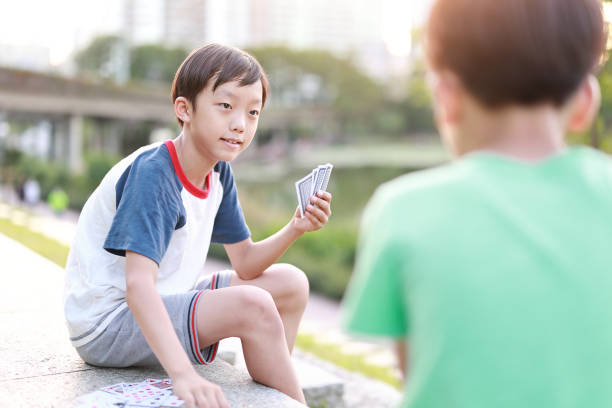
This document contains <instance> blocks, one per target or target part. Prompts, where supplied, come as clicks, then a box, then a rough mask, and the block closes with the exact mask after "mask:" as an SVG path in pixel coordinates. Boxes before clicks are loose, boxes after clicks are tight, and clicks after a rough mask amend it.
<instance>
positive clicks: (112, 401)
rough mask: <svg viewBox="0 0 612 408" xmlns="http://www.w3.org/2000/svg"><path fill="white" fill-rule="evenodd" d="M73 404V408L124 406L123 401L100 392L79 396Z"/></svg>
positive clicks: (115, 407)
mask: <svg viewBox="0 0 612 408" xmlns="http://www.w3.org/2000/svg"><path fill="white" fill-rule="evenodd" d="M75 402H76V405H75V408H119V407H123V406H124V405H125V399H123V398H121V397H119V396H117V395H113V394H110V393H108V392H105V391H100V390H98V391H94V392H90V393H89V394H85V395H81V396H80V397H78V398H77V399H76V401H75Z"/></svg>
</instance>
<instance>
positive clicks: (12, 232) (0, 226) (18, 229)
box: [0, 218, 70, 268]
mask: <svg viewBox="0 0 612 408" xmlns="http://www.w3.org/2000/svg"><path fill="white" fill-rule="evenodd" d="M0 233H1V234H4V235H6V236H7V237H9V238H12V239H13V240H15V241H17V242H19V243H21V244H22V245H24V246H26V247H28V248H30V249H31V250H33V251H34V252H37V253H38V254H40V255H42V256H44V257H45V258H47V259H48V260H50V261H51V262H53V263H55V264H57V265H59V266H60V267H62V268H63V267H64V266H65V265H66V259H68V251H69V249H70V248H68V247H67V246H66V245H64V244H62V243H60V242H58V241H56V240H54V239H52V238H49V237H47V236H45V235H43V234H40V233H38V232H34V231H32V230H30V229H29V228H27V227H25V226H23V225H18V224H15V223H13V222H12V221H11V220H9V219H8V218H0Z"/></svg>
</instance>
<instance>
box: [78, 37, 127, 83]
mask: <svg viewBox="0 0 612 408" xmlns="http://www.w3.org/2000/svg"><path fill="white" fill-rule="evenodd" d="M122 46H124V42H123V40H122V39H121V38H120V37H118V36H116V35H105V36H101V37H96V38H94V39H93V41H92V42H91V43H90V44H89V45H88V46H87V47H85V48H84V49H82V50H81V51H79V52H78V53H77V54H76V56H75V57H74V60H75V63H76V65H77V70H78V72H79V74H86V75H91V76H97V77H100V78H103V79H110V78H113V77H116V76H117V74H118V70H119V69H121V64H122V63H123V61H121V60H120V59H121V58H122V56H121V55H120V54H119V50H120V47H122Z"/></svg>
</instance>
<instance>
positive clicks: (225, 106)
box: [219, 102, 232, 109]
mask: <svg viewBox="0 0 612 408" xmlns="http://www.w3.org/2000/svg"><path fill="white" fill-rule="evenodd" d="M219 105H221V107H222V108H223V109H230V108H231V107H232V106H231V105H230V104H229V103H225V102H223V103H220V104H219Z"/></svg>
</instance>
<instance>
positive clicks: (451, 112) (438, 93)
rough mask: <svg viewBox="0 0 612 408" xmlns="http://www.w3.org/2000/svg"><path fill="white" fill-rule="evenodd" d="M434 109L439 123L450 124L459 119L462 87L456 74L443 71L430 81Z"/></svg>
mask: <svg viewBox="0 0 612 408" xmlns="http://www.w3.org/2000/svg"><path fill="white" fill-rule="evenodd" d="M431 87H432V92H433V95H434V99H435V109H436V116H437V119H438V122H439V123H440V124H447V125H452V124H455V123H457V122H458V121H459V120H460V119H461V112H462V105H461V100H462V87H461V83H460V81H459V78H457V76H456V75H454V74H453V73H451V72H449V71H444V72H441V73H438V74H436V75H434V79H433V80H432V81H431Z"/></svg>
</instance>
